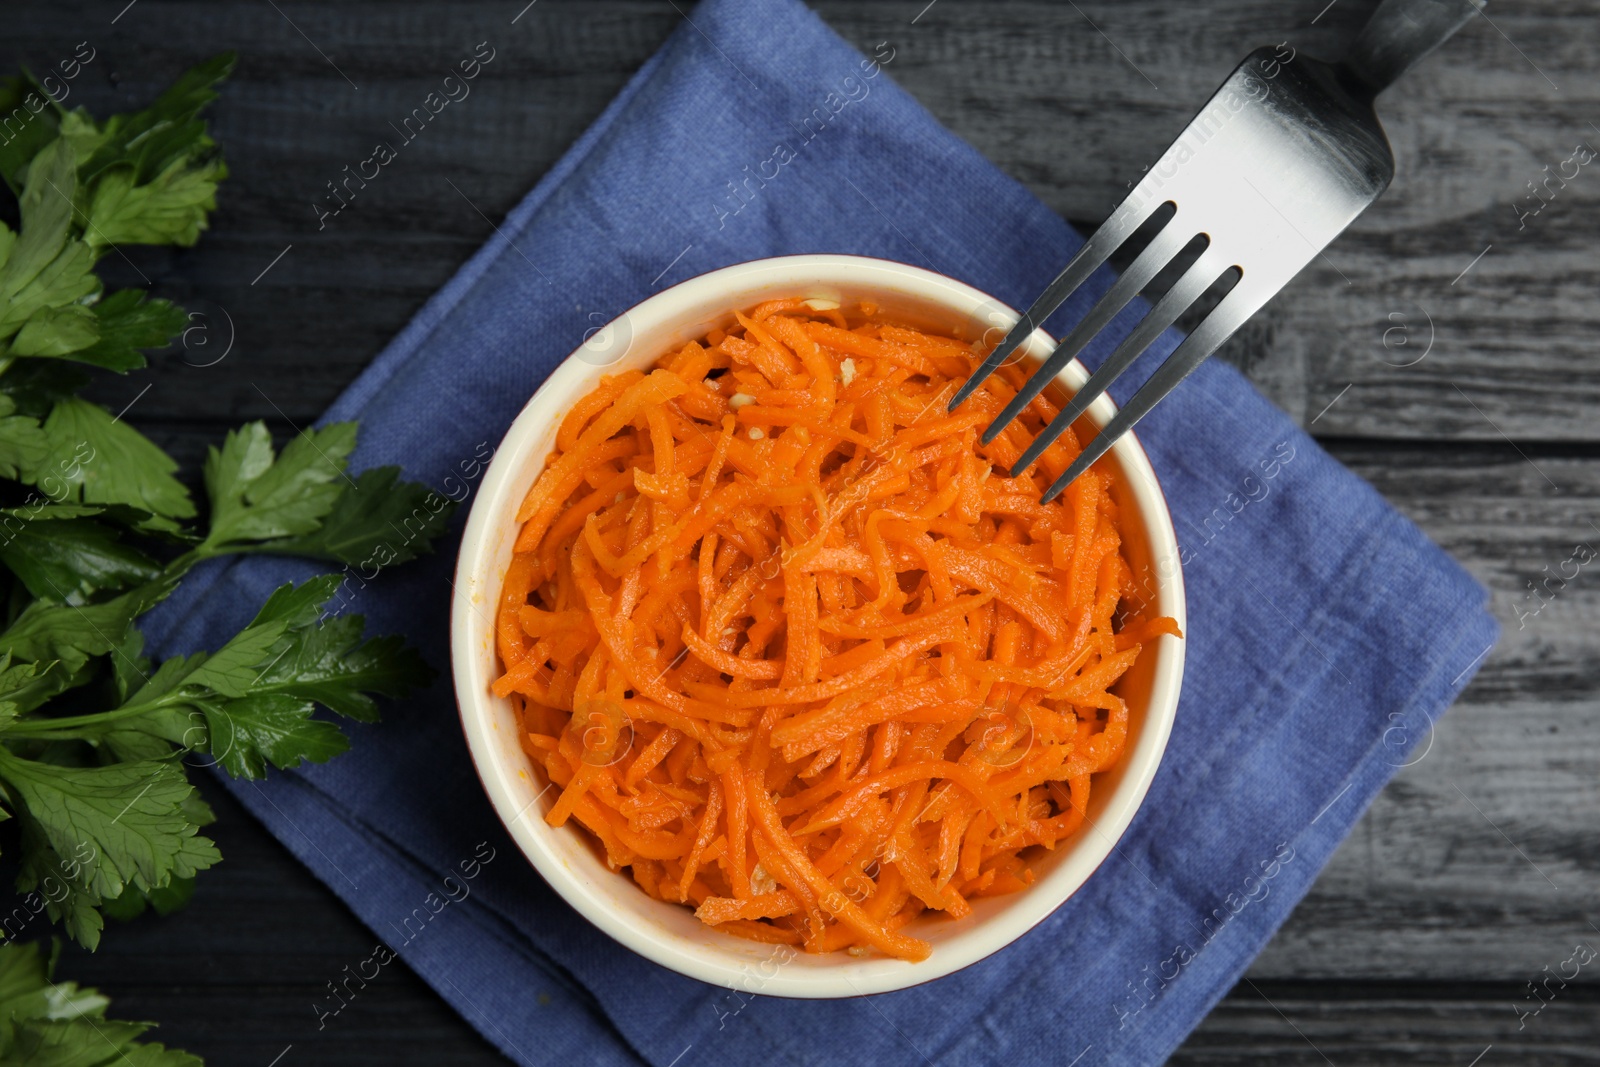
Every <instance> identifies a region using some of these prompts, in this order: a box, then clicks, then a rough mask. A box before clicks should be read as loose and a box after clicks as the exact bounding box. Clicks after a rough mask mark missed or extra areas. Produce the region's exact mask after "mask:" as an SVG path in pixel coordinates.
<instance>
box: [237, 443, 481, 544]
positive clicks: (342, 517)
mask: <svg viewBox="0 0 1600 1067" xmlns="http://www.w3.org/2000/svg"><path fill="white" fill-rule="evenodd" d="M455 509H456V503H455V501H453V500H451V499H449V498H448V497H446V496H443V495H441V494H439V493H436V492H434V491H433V490H431V489H429V488H428V487H427V486H424V485H418V484H417V483H415V482H402V481H400V468H399V467H369V468H367V469H366V470H364V471H362V472H361V473H360V474H358V475H356V479H355V485H354V486H346V487H345V490H344V492H342V493H340V494H339V499H338V502H337V503H335V504H334V506H333V510H332V511H330V512H329V513H328V516H327V518H325V519H323V521H322V525H321V526H320V527H319V528H318V529H316V530H315V531H313V532H311V533H308V534H301V535H300V536H298V537H288V538H283V539H281V540H275V541H268V542H265V543H263V544H260V545H255V546H252V547H251V548H249V549H247V551H254V552H271V553H277V554H281V555H289V556H310V557H312V558H314V559H331V560H337V561H338V562H340V563H349V564H352V565H354V564H362V563H366V564H370V565H373V566H378V567H386V566H388V565H389V564H391V563H406V562H408V561H410V560H413V559H415V558H416V557H418V556H420V555H422V554H423V553H425V552H431V551H433V541H434V539H435V538H437V537H438V536H439V535H440V534H442V533H444V530H445V527H446V526H448V525H449V524H450V516H451V515H452V514H453V513H454V511H455Z"/></svg>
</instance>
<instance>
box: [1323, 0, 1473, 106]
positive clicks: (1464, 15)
mask: <svg viewBox="0 0 1600 1067" xmlns="http://www.w3.org/2000/svg"><path fill="white" fill-rule="evenodd" d="M1484 2H1485V0H1383V3H1381V4H1379V5H1378V9H1377V10H1376V11H1374V12H1373V13H1372V17H1371V18H1370V19H1368V20H1367V24H1366V25H1365V26H1363V27H1362V28H1361V33H1360V34H1358V35H1357V36H1356V40H1355V43H1354V44H1352V45H1351V46H1350V50H1349V51H1348V52H1347V53H1345V57H1344V59H1343V60H1342V61H1341V64H1340V65H1341V66H1343V67H1344V69H1345V70H1347V71H1348V72H1349V73H1351V74H1352V75H1354V76H1355V78H1356V80H1357V81H1359V82H1360V83H1361V84H1362V85H1364V86H1365V87H1366V89H1367V91H1368V92H1369V93H1370V94H1371V95H1373V96H1377V95H1378V94H1379V93H1381V92H1383V91H1384V90H1385V89H1387V88H1388V87H1389V86H1390V84H1391V83H1393V82H1394V81H1395V79H1397V78H1399V77H1400V75H1402V74H1404V73H1405V72H1406V68H1408V67H1410V66H1411V64H1413V63H1415V62H1416V61H1417V60H1419V59H1421V58H1422V57H1423V56H1425V55H1427V54H1428V53H1429V52H1431V51H1433V50H1434V49H1435V48H1438V47H1439V46H1440V45H1442V44H1444V42H1445V41H1447V40H1449V39H1450V35H1451V34H1453V33H1455V32H1456V31H1457V30H1459V29H1460V28H1461V27H1462V26H1464V25H1466V23H1467V20H1468V19H1470V18H1472V16H1474V15H1476V14H1477V13H1478V12H1479V11H1480V10H1482V9H1483V6H1484Z"/></svg>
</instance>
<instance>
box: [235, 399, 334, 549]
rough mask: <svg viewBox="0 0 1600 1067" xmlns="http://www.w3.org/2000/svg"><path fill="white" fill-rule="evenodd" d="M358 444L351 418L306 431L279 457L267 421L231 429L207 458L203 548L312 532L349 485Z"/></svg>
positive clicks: (291, 442)
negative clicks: (348, 469) (207, 521)
mask: <svg viewBox="0 0 1600 1067" xmlns="http://www.w3.org/2000/svg"><path fill="white" fill-rule="evenodd" d="M355 444H356V427H355V423H353V422H340V423H335V424H333V425H332V426H328V427H325V428H323V429H321V430H304V431H302V432H301V433H300V434H298V435H297V436H296V437H295V438H294V439H293V440H292V441H290V442H289V444H288V445H287V446H286V447H285V448H284V450H283V454H282V455H281V456H276V457H275V456H274V454H273V449H272V434H271V433H270V432H269V431H268V430H267V425H266V423H264V422H252V423H250V424H249V425H247V426H242V427H240V428H239V429H237V430H235V431H233V432H232V433H230V434H228V436H227V438H226V439H225V440H224V441H223V444H222V449H221V451H218V450H217V449H216V448H212V449H211V450H210V452H209V454H208V455H207V456H206V468H205V478H206V493H207V495H209V496H210V498H211V532H210V533H209V534H207V535H206V540H205V543H204V550H205V551H223V552H226V551H232V550H233V546H235V545H237V544H240V543H243V542H249V541H262V540H267V539H270V538H277V537H289V536H293V535H296V534H309V533H312V532H313V531H315V530H316V529H317V528H318V526H320V525H321V522H322V519H323V518H324V517H325V516H326V515H327V514H328V512H329V511H331V510H332V509H333V506H334V504H335V502H337V500H338V499H339V495H340V493H342V492H343V491H344V490H345V488H346V486H347V485H348V483H347V481H346V477H347V476H346V475H345V473H344V469H345V464H346V461H347V460H348V458H349V455H350V450H351V449H353V448H355Z"/></svg>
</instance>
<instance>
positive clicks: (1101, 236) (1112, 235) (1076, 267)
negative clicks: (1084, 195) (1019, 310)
mask: <svg viewBox="0 0 1600 1067" xmlns="http://www.w3.org/2000/svg"><path fill="white" fill-rule="evenodd" d="M1135 197H1139V198H1142V199H1143V200H1144V201H1145V202H1144V203H1143V204H1142V205H1141V206H1139V207H1132V206H1131V205H1133V204H1134V203H1135ZM1163 203H1164V201H1162V200H1152V199H1151V198H1150V197H1149V195H1148V194H1147V193H1146V192H1145V190H1144V185H1143V184H1142V183H1141V184H1140V185H1139V186H1137V187H1135V188H1134V190H1133V192H1131V193H1129V194H1128V196H1127V197H1126V198H1124V199H1123V201H1122V203H1121V204H1118V205H1117V210H1116V211H1114V212H1112V213H1111V217H1110V218H1108V219H1106V221H1105V222H1103V223H1101V224H1100V228H1099V229H1097V230H1095V231H1094V234H1093V235H1092V236H1090V238H1089V240H1088V241H1086V242H1085V243H1084V245H1083V247H1082V248H1080V249H1078V254H1077V255H1075V256H1073V257H1072V259H1071V261H1069V262H1068V263H1067V265H1066V268H1065V269H1064V270H1062V272H1061V273H1060V274H1058V275H1057V276H1056V280H1055V281H1053V282H1051V283H1050V284H1049V285H1048V286H1046V287H1045V290H1044V292H1042V293H1040V294H1039V296H1038V298H1037V299H1036V300H1034V302H1033V303H1032V304H1031V305H1030V306H1029V307H1028V310H1027V311H1026V312H1024V313H1023V316H1022V318H1020V319H1018V320H1017V322H1016V325H1014V326H1012V327H1011V329H1010V331H1009V332H1008V333H1007V334H1006V336H1005V339H1004V340H1002V341H1001V342H1000V343H999V344H998V345H996V346H995V348H994V351H993V352H990V353H989V354H988V355H987V356H986V357H984V360H983V362H982V363H980V364H979V365H978V369H977V370H975V371H973V372H972V377H970V378H968V379H967V380H966V381H965V382H963V383H962V385H961V388H959V389H957V390H956V395H955V397H954V398H952V399H951V401H950V407H949V410H950V411H954V410H955V409H956V408H958V407H960V406H961V402H962V401H963V400H965V399H966V398H967V397H969V396H971V395H972V393H973V391H974V390H976V389H977V388H978V386H980V385H982V384H983V383H984V381H985V380H987V379H988V377H989V375H991V374H993V373H994V372H995V369H996V368H997V367H999V366H1000V364H1002V363H1004V362H1005V360H1006V357H1007V356H1009V355H1011V353H1013V352H1015V351H1016V350H1017V346H1019V345H1020V344H1022V342H1023V341H1025V340H1027V338H1028V335H1029V334H1031V333H1033V331H1034V330H1036V329H1038V328H1039V325H1040V324H1041V323H1043V322H1044V320H1045V319H1047V318H1049V317H1050V315H1051V314H1052V313H1053V312H1054V311H1055V310H1056V308H1058V307H1060V306H1061V305H1062V304H1063V303H1064V302H1065V301H1066V299H1067V297H1069V296H1071V295H1072V293H1073V291H1074V290H1076V289H1077V288H1078V286H1080V285H1082V284H1083V283H1084V282H1085V281H1086V280H1088V277H1089V275H1091V274H1093V273H1094V272H1095V271H1096V270H1097V269H1099V267H1100V265H1101V264H1102V263H1104V262H1105V261H1106V260H1107V259H1108V258H1109V257H1110V255H1111V253H1113V252H1115V251H1116V250H1117V248H1118V246H1120V245H1121V244H1122V242H1124V241H1126V240H1127V239H1128V238H1129V237H1132V236H1133V232H1134V231H1135V230H1137V229H1138V228H1139V226H1140V225H1141V224H1143V223H1144V221H1145V220H1146V219H1148V218H1149V217H1150V216H1151V215H1152V214H1154V213H1155V211H1156V210H1157V209H1158V208H1160V207H1161V205H1162V204H1163Z"/></svg>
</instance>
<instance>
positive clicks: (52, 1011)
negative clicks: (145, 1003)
mask: <svg viewBox="0 0 1600 1067" xmlns="http://www.w3.org/2000/svg"><path fill="white" fill-rule="evenodd" d="M54 972H55V953H54V952H52V953H51V954H50V955H49V956H48V957H47V956H46V955H45V954H44V953H43V952H42V951H41V950H40V946H39V945H38V944H33V943H30V944H18V943H15V942H13V943H11V944H7V945H4V946H0V1063H26V1064H30V1065H32V1067H203V1064H202V1063H201V1061H200V1059H199V1058H198V1057H195V1056H191V1055H189V1054H188V1053H187V1052H183V1051H181V1050H179V1049H169V1048H167V1047H165V1046H164V1045H161V1044H159V1043H156V1042H144V1041H141V1040H139V1039H140V1038H141V1037H142V1036H143V1035H144V1034H146V1033H147V1032H149V1030H150V1029H151V1027H152V1026H153V1025H154V1024H153V1023H136V1022H121V1021H118V1020H113V1019H107V1018H106V1017H105V1012H106V1008H107V1007H108V1006H109V1005H110V1001H108V1000H107V999H106V998H105V997H103V996H101V995H100V994H99V993H97V992H96V991H94V990H93V989H84V988H82V987H80V986H79V985H78V984H77V983H75V982H57V981H55V980H54V979H55V973H54Z"/></svg>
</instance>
